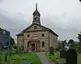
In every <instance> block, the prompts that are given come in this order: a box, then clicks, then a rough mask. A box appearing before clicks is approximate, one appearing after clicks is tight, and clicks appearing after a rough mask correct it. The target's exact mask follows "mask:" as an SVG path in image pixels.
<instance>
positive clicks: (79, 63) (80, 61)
mask: <svg viewBox="0 0 81 64" xmlns="http://www.w3.org/2000/svg"><path fill="white" fill-rule="evenodd" d="M78 64H81V53H78Z"/></svg>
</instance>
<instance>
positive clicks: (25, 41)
mask: <svg viewBox="0 0 81 64" xmlns="http://www.w3.org/2000/svg"><path fill="white" fill-rule="evenodd" d="M50 47H53V48H57V47H58V35H57V34H56V33H55V32H54V31H52V30H51V29H50V28H47V27H45V26H43V25H41V21H40V13H39V11H38V9H37V4H36V9H35V11H34V12H33V21H32V24H31V25H30V26H28V27H27V28H26V29H24V30H23V31H21V32H20V33H19V34H17V49H18V50H22V51H39V52H40V51H49V48H50Z"/></svg>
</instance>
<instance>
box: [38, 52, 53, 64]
mask: <svg viewBox="0 0 81 64" xmlns="http://www.w3.org/2000/svg"><path fill="white" fill-rule="evenodd" d="M37 55H38V56H39V58H40V60H41V62H42V64H54V63H53V62H52V61H51V60H49V59H48V58H47V57H46V56H45V55H44V52H38V53H37Z"/></svg>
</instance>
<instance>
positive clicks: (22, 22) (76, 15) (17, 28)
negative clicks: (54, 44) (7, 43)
mask: <svg viewBox="0 0 81 64" xmlns="http://www.w3.org/2000/svg"><path fill="white" fill-rule="evenodd" d="M36 2H37V3H38V10H39V12H40V14H41V24H42V25H44V26H46V27H48V28H51V29H52V30H53V31H54V32H56V33H57V34H58V35H59V40H65V39H66V40H69V39H74V40H77V38H76V37H77V34H78V33H80V31H81V3H80V2H79V0H0V27H2V28H3V29H7V30H8V31H10V32H11V36H12V37H13V38H14V39H16V34H18V33H20V32H21V31H22V30H23V29H25V28H26V27H28V26H29V25H30V24H31V23H32V20H33V16H32V13H33V11H34V10H35V4H36Z"/></svg>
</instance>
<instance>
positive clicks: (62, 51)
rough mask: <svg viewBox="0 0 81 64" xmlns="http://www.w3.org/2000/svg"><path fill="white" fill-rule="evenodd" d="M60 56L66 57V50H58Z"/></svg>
mask: <svg viewBox="0 0 81 64" xmlns="http://www.w3.org/2000/svg"><path fill="white" fill-rule="evenodd" d="M60 58H66V51H65V50H61V51H60Z"/></svg>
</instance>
